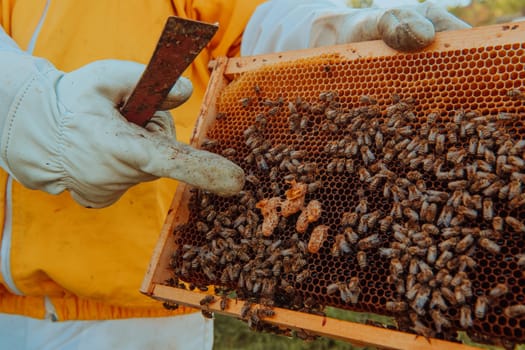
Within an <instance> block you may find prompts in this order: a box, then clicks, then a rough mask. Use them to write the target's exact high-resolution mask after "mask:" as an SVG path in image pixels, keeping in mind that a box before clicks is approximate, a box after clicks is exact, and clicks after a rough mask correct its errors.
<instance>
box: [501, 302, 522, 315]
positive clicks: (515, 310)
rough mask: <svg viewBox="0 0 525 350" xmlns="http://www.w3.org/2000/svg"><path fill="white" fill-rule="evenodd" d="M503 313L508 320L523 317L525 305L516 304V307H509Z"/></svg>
mask: <svg viewBox="0 0 525 350" xmlns="http://www.w3.org/2000/svg"><path fill="white" fill-rule="evenodd" d="M503 313H504V314H505V316H507V317H508V318H516V317H521V316H523V315H525V305H522V304H516V305H510V306H507V307H506V308H505V309H504V310H503Z"/></svg>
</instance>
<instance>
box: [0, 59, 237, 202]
mask: <svg viewBox="0 0 525 350" xmlns="http://www.w3.org/2000/svg"><path fill="white" fill-rule="evenodd" d="M0 65H2V68H1V70H2V74H3V76H4V77H3V78H0V80H1V85H2V87H0V92H1V94H0V103H2V105H0V151H1V154H0V165H1V166H2V167H3V168H4V169H5V170H7V171H8V172H9V173H10V174H11V175H12V176H14V178H15V179H16V180H17V181H19V182H21V183H22V184H23V185H24V186H26V187H29V188H32V189H39V190H43V191H46V192H48V193H51V194H58V193H60V192H62V191H64V190H68V191H69V192H70V193H71V195H72V197H73V198H74V199H75V200H76V201H77V202H78V203H79V204H81V205H83V206H86V207H105V206H108V205H110V204H112V203H114V202H115V201H117V200H118V198H120V196H122V194H124V192H125V191H126V190H127V189H128V188H129V187H131V186H133V185H136V184H138V183H140V182H144V181H151V180H154V179H157V178H159V177H170V178H174V179H177V180H180V181H183V182H187V183H189V184H191V185H194V186H197V187H199V188H203V189H207V190H209V191H212V192H214V193H217V194H220V195H233V194H235V193H236V192H238V191H240V189H241V188H242V187H243V184H244V172H243V171H242V169H241V168H239V167H238V166H237V165H235V164H233V163H232V162H230V161H229V160H227V159H225V158H223V157H221V156H218V155H215V154H212V153H209V152H206V151H201V150H196V149H194V148H192V147H190V146H188V145H185V144H182V143H179V142H177V141H175V128H174V126H173V122H172V119H171V116H170V114H169V113H168V112H162V111H160V112H157V113H156V114H155V116H154V117H153V118H152V119H151V120H150V122H148V124H147V125H146V127H145V128H142V127H139V126H137V125H135V124H132V123H129V122H128V121H126V120H125V119H124V117H123V116H122V115H121V114H120V113H119V111H118V106H119V105H121V104H122V103H123V102H124V101H125V100H126V99H127V97H128V96H129V94H130V93H131V91H132V90H133V88H134V86H135V84H136V82H137V81H138V79H139V77H140V75H141V74H142V71H143V69H144V66H143V65H140V64H137V63H133V62H127V61H111V60H108V61H98V62H94V63H92V64H89V65H86V66H84V67H82V68H80V69H78V70H76V71H73V72H70V73H63V72H60V71H58V70H56V69H55V68H54V67H53V66H52V65H51V64H50V63H49V62H47V61H45V60H43V59H38V58H34V57H32V56H29V55H27V54H23V53H15V52H13V51H8V52H5V51H4V52H0ZM6 67H9V68H8V69H6ZM4 73H5V74H4ZM191 91H192V86H191V83H190V82H189V81H188V80H186V79H183V78H181V79H179V81H178V82H177V84H176V85H175V87H174V88H173V89H172V91H171V93H170V96H169V98H168V101H169V102H170V103H169V106H166V107H167V108H173V107H175V106H176V105H179V104H181V103H183V102H184V101H185V100H186V99H187V98H188V97H189V96H190V95H191Z"/></svg>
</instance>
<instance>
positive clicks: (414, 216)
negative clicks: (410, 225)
mask: <svg viewBox="0 0 525 350" xmlns="http://www.w3.org/2000/svg"><path fill="white" fill-rule="evenodd" d="M403 215H405V217H406V218H407V219H408V220H409V221H413V222H418V221H419V214H418V213H417V212H416V211H415V210H414V209H412V208H409V207H405V208H403Z"/></svg>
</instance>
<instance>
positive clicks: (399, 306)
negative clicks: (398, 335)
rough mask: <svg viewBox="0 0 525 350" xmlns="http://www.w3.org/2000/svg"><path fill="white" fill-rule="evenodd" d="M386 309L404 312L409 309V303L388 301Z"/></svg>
mask: <svg viewBox="0 0 525 350" xmlns="http://www.w3.org/2000/svg"><path fill="white" fill-rule="evenodd" d="M385 307H386V309H387V310H388V311H391V312H396V313H397V312H403V311H406V310H408V305H407V303H406V302H404V301H387V302H386V305H385Z"/></svg>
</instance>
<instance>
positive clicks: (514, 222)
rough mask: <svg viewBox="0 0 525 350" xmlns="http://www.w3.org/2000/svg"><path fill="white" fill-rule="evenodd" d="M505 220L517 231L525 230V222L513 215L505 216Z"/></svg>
mask: <svg viewBox="0 0 525 350" xmlns="http://www.w3.org/2000/svg"><path fill="white" fill-rule="evenodd" d="M505 222H506V223H507V225H509V226H510V227H511V228H512V229H513V230H514V231H516V232H525V224H523V223H522V222H521V221H520V220H518V219H516V218H515V217H512V216H507V217H505Z"/></svg>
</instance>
